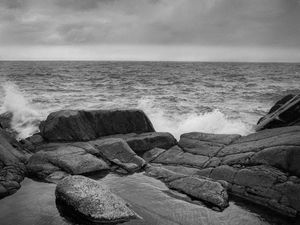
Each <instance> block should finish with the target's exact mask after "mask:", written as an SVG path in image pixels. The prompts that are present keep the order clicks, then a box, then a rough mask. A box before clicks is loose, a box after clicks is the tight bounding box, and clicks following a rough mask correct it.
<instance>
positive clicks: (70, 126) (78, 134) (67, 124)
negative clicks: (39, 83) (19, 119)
mask: <svg viewBox="0 0 300 225" xmlns="http://www.w3.org/2000/svg"><path fill="white" fill-rule="evenodd" d="M40 131H41V135H42V136H43V138H45V139H46V140H47V141H52V142H54V141H89V140H94V139H96V138H99V137H102V136H107V135H113V134H127V133H138V134H140V133H146V132H154V128H153V125H152V123H151V122H150V120H149V119H148V117H147V116H146V115H145V113H144V112H143V111H141V110H93V111H83V110H62V111H58V112H53V113H51V114H49V115H48V117H47V119H46V120H45V121H43V122H42V123H41V124H40Z"/></svg>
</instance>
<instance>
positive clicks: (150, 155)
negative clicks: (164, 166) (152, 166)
mask: <svg viewBox="0 0 300 225" xmlns="http://www.w3.org/2000/svg"><path fill="white" fill-rule="evenodd" d="M165 151H166V150H165V149H162V148H153V149H151V150H149V151H147V152H145V153H144V154H143V159H144V160H145V161H146V162H147V163H148V162H151V161H152V160H154V159H156V158H157V157H158V156H159V155H160V154H162V153H164V152H165Z"/></svg>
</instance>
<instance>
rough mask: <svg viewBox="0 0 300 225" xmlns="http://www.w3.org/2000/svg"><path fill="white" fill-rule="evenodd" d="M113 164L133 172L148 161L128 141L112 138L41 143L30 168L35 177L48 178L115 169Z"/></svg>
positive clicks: (30, 162) (31, 158)
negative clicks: (58, 174) (53, 175)
mask: <svg viewBox="0 0 300 225" xmlns="http://www.w3.org/2000/svg"><path fill="white" fill-rule="evenodd" d="M113 165H116V166H117V168H116V169H118V168H119V167H120V168H122V169H124V170H125V171H127V173H133V172H135V171H137V170H140V169H141V168H142V167H143V166H144V165H145V161H144V160H143V159H142V158H141V157H139V156H137V155H136V153H135V152H134V151H133V150H132V149H131V148H130V147H129V145H128V144H127V143H126V142H125V141H124V140H122V139H118V138H108V139H98V140H94V141H89V142H72V143H46V144H44V145H40V146H39V151H38V152H37V153H35V154H33V155H32V156H31V157H30V159H29V162H28V164H27V170H28V173H29V175H30V176H31V177H37V178H39V179H42V180H44V179H45V178H47V177H48V176H49V175H50V174H52V173H54V172H57V171H63V172H66V173H68V174H87V173H95V172H103V171H107V170H111V169H113V168H114V167H113ZM50 180H51V179H50Z"/></svg>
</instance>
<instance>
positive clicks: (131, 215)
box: [55, 176, 139, 224]
mask: <svg viewBox="0 0 300 225" xmlns="http://www.w3.org/2000/svg"><path fill="white" fill-rule="evenodd" d="M55 196H56V199H57V201H58V202H59V204H63V205H64V206H65V207H67V208H68V209H70V210H71V211H72V212H74V213H75V214H76V215H80V216H81V217H83V218H84V219H86V220H88V221H91V222H97V223H112V224H116V223H121V222H126V221H129V220H131V219H137V218H139V216H138V215H137V214H136V213H135V212H134V211H132V210H131V209H130V208H129V207H128V204H127V203H126V202H125V201H124V200H123V199H121V198H120V197H118V196H116V195H115V194H113V193H112V192H111V191H110V190H109V189H108V188H107V187H106V186H104V185H102V184H101V183H99V182H97V181H94V180H92V179H89V178H86V177H83V176H68V177H66V178H64V179H63V180H62V181H60V182H59V183H58V185H57V187H56V190H55Z"/></svg>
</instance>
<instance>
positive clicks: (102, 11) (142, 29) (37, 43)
mask: <svg viewBox="0 0 300 225" xmlns="http://www.w3.org/2000/svg"><path fill="white" fill-rule="evenodd" d="M0 59H78V60H80V59H85V60H90V59H94V60H192V61H198V60H199V61H294V62H300V0H0Z"/></svg>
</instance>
